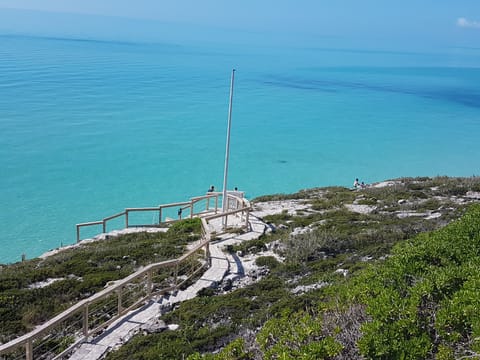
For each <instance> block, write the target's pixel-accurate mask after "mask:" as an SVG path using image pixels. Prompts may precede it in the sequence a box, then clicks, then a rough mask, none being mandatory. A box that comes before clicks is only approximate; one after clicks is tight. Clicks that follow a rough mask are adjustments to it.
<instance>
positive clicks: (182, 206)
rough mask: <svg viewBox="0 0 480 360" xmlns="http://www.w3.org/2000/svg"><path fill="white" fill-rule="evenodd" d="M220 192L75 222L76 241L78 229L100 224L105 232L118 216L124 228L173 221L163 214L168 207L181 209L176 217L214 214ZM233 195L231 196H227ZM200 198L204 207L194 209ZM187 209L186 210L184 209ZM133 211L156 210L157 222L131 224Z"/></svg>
mask: <svg viewBox="0 0 480 360" xmlns="http://www.w3.org/2000/svg"><path fill="white" fill-rule="evenodd" d="M221 196H222V194H221V193H212V194H208V195H203V196H198V197H194V198H191V199H190V201H186V202H178V203H172V204H164V205H159V206H157V207H142V208H127V209H125V210H124V211H122V212H120V213H118V214H115V215H111V216H107V217H106V218H104V219H102V220H99V221H92V222H86V223H81V224H77V225H76V228H77V242H80V241H81V237H80V229H81V228H84V227H90V226H96V225H102V232H103V233H106V232H107V223H108V222H109V221H111V220H113V219H116V218H119V217H122V216H123V217H124V224H125V228H129V227H146V226H150V227H151V226H161V225H162V224H167V223H170V222H174V221H176V220H177V219H168V218H166V217H165V216H164V214H165V210H166V209H169V208H180V209H182V212H181V215H180V216H179V217H178V220H179V219H182V218H185V217H186V216H185V215H187V216H189V217H191V218H193V217H194V216H198V215H201V214H205V213H208V212H215V214H216V213H217V212H218V209H219V208H218V198H219V197H221ZM229 197H233V196H229ZM202 200H204V201H205V207H204V208H203V209H202V210H199V209H195V205H196V204H198V203H200V202H201V201H202ZM211 200H214V202H215V206H214V207H213V208H210V201H211ZM184 210H188V211H184ZM134 212H154V213H155V212H158V216H157V217H156V218H158V222H157V223H151V224H131V223H130V221H129V218H130V214H131V213H134Z"/></svg>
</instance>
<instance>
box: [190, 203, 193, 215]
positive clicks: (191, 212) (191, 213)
mask: <svg viewBox="0 0 480 360" xmlns="http://www.w3.org/2000/svg"><path fill="white" fill-rule="evenodd" d="M190 219H193V201H190Z"/></svg>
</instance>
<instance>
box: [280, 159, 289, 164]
mask: <svg viewBox="0 0 480 360" xmlns="http://www.w3.org/2000/svg"><path fill="white" fill-rule="evenodd" d="M278 162H279V163H280V164H286V163H287V162H288V161H287V160H278Z"/></svg>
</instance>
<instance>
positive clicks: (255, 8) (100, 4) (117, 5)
mask: <svg viewBox="0 0 480 360" xmlns="http://www.w3.org/2000/svg"><path fill="white" fill-rule="evenodd" d="M12 9H17V10H16V11H14V10H12ZM20 10H21V11H20ZM85 15H88V16H85ZM92 15H94V16H92ZM105 17H108V18H105ZM126 19H135V20H131V21H130V23H129V26H122V24H121V23H122V21H124V22H125V21H127V20H126ZM99 23H102V24H103V26H102V25H99ZM159 24H163V26H172V32H177V33H185V34H184V36H188V34H187V33H190V35H192V36H193V37H195V36H197V37H199V36H201V35H200V33H202V31H200V33H197V34H195V33H196V29H201V30H204V31H205V32H204V33H203V34H204V37H205V38H206V37H212V36H214V35H215V36H218V37H219V38H221V34H220V31H218V30H220V29H222V30H225V31H227V34H224V35H225V36H228V35H230V34H236V36H238V34H239V33H245V34H252V33H261V32H264V33H265V32H268V33H270V34H271V35H272V36H274V35H276V36H283V37H285V38H290V40H291V41H295V39H301V38H315V37H317V38H318V37H323V38H331V39H340V40H343V39H346V40H350V41H353V42H354V41H359V40H360V39H362V40H363V41H365V43H368V42H370V43H372V44H375V43H383V44H388V43H389V42H390V43H392V44H394V43H398V44H403V45H408V44H409V43H411V44H414V43H415V44H417V45H419V46H435V45H436V44H445V45H448V46H472V47H476V46H479V47H480V0H402V1H385V0H361V1H360V0H328V1H326V0H241V1H235V2H233V1H229V0H202V1H199V0H170V1H164V0H136V1H131V0H81V1H79V0H0V32H17V33H22V32H26V33H28V32H30V33H31V32H40V33H41V32H46V33H48V35H51V34H52V33H55V32H58V33H61V32H65V33H67V34H68V35H75V34H77V35H79V36H83V35H85V34H87V35H88V32H89V31H90V32H92V33H93V32H96V33H97V34H98V35H104V36H116V37H129V36H130V37H131V36H134V37H135V36H141V33H142V32H143V33H144V34H148V33H150V34H149V36H152V34H151V33H152V32H156V31H151V30H153V29H156V28H155V26H156V25H159ZM175 26H177V28H176V27H175ZM127 29H128V31H127ZM164 29H165V28H164ZM178 29H180V30H178ZM208 30H210V32H209V31H208ZM214 30H217V31H214ZM160 32H161V33H164V32H165V31H163V32H162V31H160ZM132 34H133V35H132ZM170 36H171V37H172V34H170ZM158 37H159V38H161V36H158ZM172 38H174V36H173V37H172Z"/></svg>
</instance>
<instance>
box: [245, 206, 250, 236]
mask: <svg viewBox="0 0 480 360" xmlns="http://www.w3.org/2000/svg"><path fill="white" fill-rule="evenodd" d="M249 215H250V210H247V216H245V218H246V221H245V230H246V231H248V220H249V219H248V217H249Z"/></svg>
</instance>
